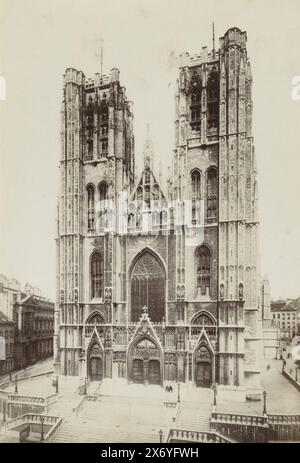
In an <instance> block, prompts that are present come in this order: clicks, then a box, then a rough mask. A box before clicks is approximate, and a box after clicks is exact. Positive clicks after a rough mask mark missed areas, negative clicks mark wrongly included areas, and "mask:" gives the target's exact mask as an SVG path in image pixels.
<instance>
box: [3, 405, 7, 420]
mask: <svg viewBox="0 0 300 463" xmlns="http://www.w3.org/2000/svg"><path fill="white" fill-rule="evenodd" d="M5 423H6V401H4V402H3V424H5Z"/></svg>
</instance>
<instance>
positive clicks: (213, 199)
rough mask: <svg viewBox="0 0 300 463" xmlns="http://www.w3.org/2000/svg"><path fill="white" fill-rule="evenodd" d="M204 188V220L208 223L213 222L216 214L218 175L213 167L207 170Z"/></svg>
mask: <svg viewBox="0 0 300 463" xmlns="http://www.w3.org/2000/svg"><path fill="white" fill-rule="evenodd" d="M206 186H207V195H206V218H207V221H208V222H215V221H216V220H217V213H218V202H217V201H218V196H217V193H218V175H217V169H216V168H215V167H211V168H209V169H208V170H207V173H206Z"/></svg>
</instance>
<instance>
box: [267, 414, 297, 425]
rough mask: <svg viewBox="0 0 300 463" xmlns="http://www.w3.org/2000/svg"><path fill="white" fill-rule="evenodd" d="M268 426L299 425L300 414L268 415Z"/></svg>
mask: <svg viewBox="0 0 300 463" xmlns="http://www.w3.org/2000/svg"><path fill="white" fill-rule="evenodd" d="M268 423H269V425H270V426H279V425H280V426H281V425H283V426H297V425H298V426H299V425H300V415H268Z"/></svg>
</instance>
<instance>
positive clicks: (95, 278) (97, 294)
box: [91, 252, 104, 299]
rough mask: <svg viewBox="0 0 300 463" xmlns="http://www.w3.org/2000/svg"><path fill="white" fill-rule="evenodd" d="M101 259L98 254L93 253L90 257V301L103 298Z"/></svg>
mask: <svg viewBox="0 0 300 463" xmlns="http://www.w3.org/2000/svg"><path fill="white" fill-rule="evenodd" d="M103 283H104V279H103V259H102V256H101V254H100V253H98V252H95V253H94V254H93V255H92V257H91V296H92V299H102V297H103Z"/></svg>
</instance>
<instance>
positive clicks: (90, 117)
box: [85, 96, 94, 157]
mask: <svg viewBox="0 0 300 463" xmlns="http://www.w3.org/2000/svg"><path fill="white" fill-rule="evenodd" d="M85 125H86V151H85V155H86V156H88V157H91V156H93V150H94V142H93V137H94V106H93V100H92V97H91V96H90V97H89V102H88V105H87V108H86V119H85Z"/></svg>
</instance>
